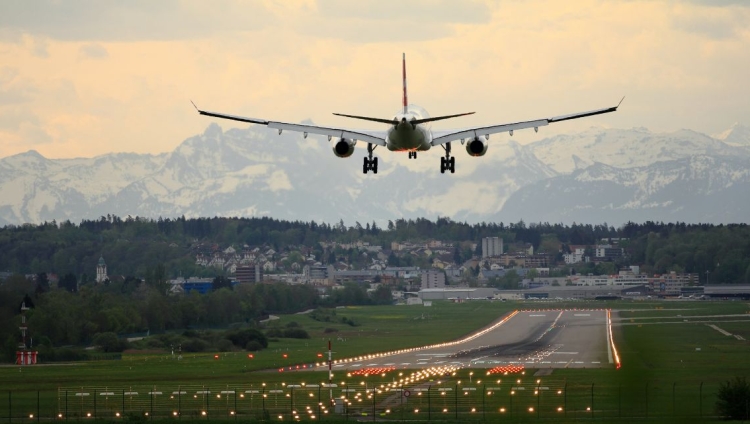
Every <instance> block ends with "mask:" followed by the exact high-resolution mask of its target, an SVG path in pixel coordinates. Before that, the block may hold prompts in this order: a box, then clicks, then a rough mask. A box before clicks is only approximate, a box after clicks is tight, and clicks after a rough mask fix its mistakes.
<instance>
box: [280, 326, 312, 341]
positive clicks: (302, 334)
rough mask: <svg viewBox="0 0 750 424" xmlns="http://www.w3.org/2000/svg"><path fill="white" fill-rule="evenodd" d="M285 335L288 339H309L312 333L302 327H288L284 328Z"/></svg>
mask: <svg viewBox="0 0 750 424" xmlns="http://www.w3.org/2000/svg"><path fill="white" fill-rule="evenodd" d="M284 337H286V338H288V339H309V338H310V335H309V334H307V331H305V330H303V329H301V328H288V329H286V330H284Z"/></svg>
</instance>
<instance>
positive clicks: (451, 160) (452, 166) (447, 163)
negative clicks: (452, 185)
mask: <svg viewBox="0 0 750 424" xmlns="http://www.w3.org/2000/svg"><path fill="white" fill-rule="evenodd" d="M443 149H444V150H445V157H444V158H440V173H441V174H445V171H451V174H453V173H455V172H456V158H455V157H452V156H451V144H450V143H445V144H444V145H443Z"/></svg>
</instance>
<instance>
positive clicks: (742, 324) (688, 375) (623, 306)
mask: <svg viewBox="0 0 750 424" xmlns="http://www.w3.org/2000/svg"><path fill="white" fill-rule="evenodd" d="M531 308H542V309H546V308H584V309H585V308H612V309H613V310H615V311H619V312H618V313H613V317H615V318H617V317H619V319H621V321H619V323H620V324H622V325H615V327H614V328H613V331H614V339H615V342H616V345H617V348H618V350H619V352H620V356H621V359H622V363H623V366H622V368H621V369H619V370H617V369H614V367H612V368H599V369H557V370H554V372H553V373H552V374H551V375H548V376H544V377H533V375H532V374H533V373H534V371H535V370H527V371H526V374H524V375H516V376H500V377H499V378H497V377H496V376H492V378H491V379H490V377H487V376H482V375H479V374H480V373H477V372H476V371H475V374H476V375H474V376H473V377H470V376H469V375H468V373H469V370H459V371H458V372H457V374H456V375H455V376H447V377H446V376H433V377H432V378H431V379H427V380H423V381H421V382H409V383H408V384H407V385H406V386H405V387H406V388H407V389H409V390H410V393H412V394H413V396H411V397H409V398H406V397H404V396H401V394H400V393H397V394H396V395H394V393H395V392H393V391H385V390H383V391H382V393H377V392H376V393H375V394H374V395H373V394H372V393H371V391H372V388H373V387H375V388H377V389H380V385H384V387H383V388H385V387H386V386H385V385H386V384H388V383H391V384H393V382H394V380H396V381H398V380H399V379H401V378H406V377H408V376H409V375H410V374H411V373H412V371H410V370H399V371H397V372H392V373H389V374H387V375H386V376H385V377H381V376H370V377H367V378H363V377H348V376H346V375H345V374H343V373H338V375H336V376H335V383H336V384H337V386H338V387H337V388H336V390H337V391H336V392H335V395H336V396H340V395H342V394H343V395H345V396H347V399H349V400H350V401H351V402H352V405H351V406H350V407H349V408H348V409H347V410H345V411H346V413H347V414H351V415H352V416H355V415H356V416H360V417H361V415H362V414H369V415H368V416H372V402H373V398H372V397H369V398H368V397H367V396H374V404H375V413H376V415H381V414H384V416H391V417H392V418H396V419H399V418H402V417H403V418H404V419H406V418H409V419H427V418H428V415H429V418H430V419H431V420H435V419H456V418H458V419H460V420H462V421H464V420H468V419H471V420H474V419H476V420H480V419H482V418H483V417H484V418H485V419H494V418H498V419H507V418H509V417H510V415H511V414H512V416H513V420H514V421H518V420H527V419H528V420H533V419H540V418H541V419H545V418H550V419H551V418H559V419H567V420H571V421H573V420H577V419H584V418H585V419H591V418H593V419H597V420H600V419H601V420H604V419H609V420H618V419H622V420H625V421H627V420H628V419H631V418H635V417H638V418H639V419H643V418H646V417H648V418H652V419H656V420H659V421H661V422H663V421H668V420H675V421H683V422H684V421H686V420H696V421H700V420H702V419H706V417H709V416H711V415H712V414H713V413H714V412H713V406H714V403H715V392H716V389H717V387H718V385H719V384H720V383H721V382H723V381H726V380H728V379H729V378H732V377H734V376H738V375H739V376H748V377H750V342H748V340H739V339H738V338H736V337H733V336H727V335H725V334H723V333H721V332H719V331H717V330H716V329H714V328H712V327H709V326H708V325H707V324H712V323H713V324H714V325H716V326H718V327H720V328H721V329H723V330H725V331H726V332H729V333H732V334H737V335H740V336H742V337H744V338H745V339H750V314H748V311H750V307H749V305H748V304H747V303H744V302H698V301H691V302H687V301H686V302H676V301H668V302H657V301H654V302H651V301H649V302H610V303H600V302H571V303H545V302H518V303H515V302H467V303H462V304H452V303H447V302H434V303H433V306H432V307H421V306H420V307H417V306H410V307H407V306H380V307H356V308H355V307H352V308H341V309H337V311H336V312H337V315H338V316H339V317H342V316H343V317H347V318H350V319H352V320H354V321H356V322H358V323H360V324H361V325H359V326H357V327H351V326H349V325H346V324H338V323H337V324H332V323H327V322H325V323H323V322H318V321H314V320H313V319H311V318H310V316H309V315H306V314H297V315H290V316H282V317H280V319H279V320H278V321H277V322H276V323H274V325H282V326H283V325H285V324H286V323H289V322H291V321H295V322H297V323H298V324H300V326H302V327H303V328H305V329H306V330H307V331H308V332H309V333H310V335H311V339H307V340H292V339H281V341H278V342H271V344H270V346H269V348H268V349H266V350H264V351H262V352H258V353H255V354H254V357H253V358H249V357H248V354H247V353H246V352H229V353H222V354H218V355H219V356H218V358H215V357H214V354H213V353H211V354H186V355H183V359H182V360H180V361H178V360H176V359H172V357H171V355H169V353H168V352H164V353H160V354H126V355H124V356H123V359H122V360H120V361H98V362H81V363H72V364H53V365H43V366H34V367H26V368H23V369H20V368H19V367H14V366H7V367H0V391H6V392H8V393H10V394H9V396H10V403H7V402H5V401H2V400H0V419H2V417H8V415H9V410H12V415H13V416H14V417H18V418H19V419H20V418H22V417H25V418H26V420H28V419H29V418H28V417H29V415H31V414H37V412H36V408H37V395H38V396H39V412H38V414H41V416H43V417H55V416H57V414H59V413H61V411H63V410H66V411H67V412H66V415H65V417H71V418H79V417H85V416H86V414H87V413H92V412H91V411H95V412H94V414H95V415H96V416H98V417H100V418H101V417H105V418H109V419H115V415H114V414H115V413H121V414H122V416H125V415H129V416H133V417H139V418H143V416H144V414H145V413H146V412H150V414H151V415H150V418H153V416H156V417H157V418H166V417H168V416H169V417H172V418H174V415H173V414H174V412H176V411H177V410H180V412H181V413H180V415H179V416H178V417H179V418H183V417H184V418H185V419H188V418H197V419H201V418H203V416H201V415H195V414H200V413H201V412H207V415H206V416H205V417H208V415H209V414H210V416H211V418H233V417H238V416H239V417H240V418H243V417H260V416H262V411H266V412H267V413H268V414H271V413H272V415H268V417H269V418H273V419H276V420H278V419H279V418H278V416H281V417H282V419H285V420H287V419H290V418H293V417H294V415H293V414H292V411H295V412H297V413H298V415H299V414H300V413H302V412H306V413H304V414H302V416H301V417H300V419H310V416H312V415H316V416H318V417H320V416H323V417H324V419H327V418H330V417H331V416H332V415H334V414H333V411H332V410H331V411H329V412H330V414H325V411H323V410H321V409H319V407H320V405H319V403H323V404H324V405H329V399H328V393H327V392H326V389H324V388H322V387H315V385H319V384H320V383H322V382H324V381H325V380H327V374H326V373H316V372H283V373H279V372H278V368H279V367H283V366H290V365H296V364H304V363H314V362H316V361H322V359H321V358H319V357H318V356H317V355H318V354H319V353H321V354H325V353H326V346H327V341H328V339H329V338H331V339H332V340H333V350H334V352H335V353H334V357H335V358H344V357H350V356H356V355H360V354H365V353H373V352H382V351H390V350H394V349H399V348H404V347H413V346H422V345H427V344H432V343H436V342H441V341H446V340H451V339H456V338H458V337H460V336H462V335H466V334H468V333H470V332H472V331H474V330H477V329H479V328H481V327H484V326H486V325H489V324H490V323H492V322H493V321H495V320H497V319H498V318H500V317H501V316H502V315H503V314H505V313H507V312H509V311H512V310H514V309H531ZM727 315H730V316H727ZM731 315H733V316H731ZM615 324H618V321H617V320H615ZM326 328H329V329H330V328H335V329H336V330H338V331H337V332H334V333H329V334H326V333H324V330H325V329H326ZM339 339H341V340H339ZM284 355H286V358H284ZM42 360H43V358H42ZM269 370H270V371H269ZM398 373H401V374H403V375H401V376H400V375H398ZM470 378H471V381H469V380H470ZM498 380H499V381H500V382H499V383H498ZM519 380H520V383H519V382H518V381H519ZM537 380H540V382H539V383H537ZM459 381H460V383H459ZM438 382H439V384H438ZM302 383H304V384H305V385H304V386H302ZM363 383H364V384H363ZM264 384H265V385H264ZM290 385H299V386H300V387H297V388H294V387H290ZM311 385H312V387H311ZM344 388H348V389H346V390H352V391H351V392H342V389H344ZM428 388H429V391H422V390H427V389H428ZM519 388H520V389H519ZM448 389H451V390H448ZM368 390H369V391H368ZM207 391H210V392H211V394H210V395H209V394H208V393H206V392H207ZM222 391H223V392H225V393H224V394H222V393H221V392H222ZM271 391H274V392H273V393H271ZM511 391H512V392H513V394H510V393H511ZM126 392H132V393H134V392H138V393H139V394H138V395H130V396H126V395H125V394H124V393H126ZM158 392H161V393H162V394H161V395H147V393H158ZM183 392H184V393H183ZM232 392H233V393H232ZM535 392H536V394H535ZM37 393H38V394H37ZM76 393H89V395H88V397H85V396H76ZM102 393H104V395H102ZM110 393H111V394H110ZM357 393H359V394H360V395H359V396H356V394H357ZM0 396H2V395H0ZM0 399H2V398H0ZM94 399H97V401H98V403H97V404H96V405H94V402H95V401H94ZM404 402H405V403H404ZM307 407H310V408H309V409H307ZM303 408H304V411H303V410H302V409H303ZM511 408H512V409H511ZM329 409H330V406H329ZM530 409H531V410H530ZM472 410H473V411H472ZM182 411H185V412H182ZM188 411H190V412H188ZM259 411H260V412H259ZM311 411H312V412H311ZM387 411H389V412H387ZM415 411H418V412H415ZM232 413H234V414H232ZM134 414H135V415H134ZM190 414H193V415H190ZM258 414H261V415H258ZM337 416H338V415H337ZM305 417H307V418H305ZM339 417H341V416H339ZM14 421H15V420H14Z"/></svg>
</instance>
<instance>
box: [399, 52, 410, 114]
mask: <svg viewBox="0 0 750 424" xmlns="http://www.w3.org/2000/svg"><path fill="white" fill-rule="evenodd" d="M402 54H403V56H402V62H401V63H402V67H401V70H402V75H403V81H404V113H406V105H408V104H409V100H408V99H407V97H406V53H402Z"/></svg>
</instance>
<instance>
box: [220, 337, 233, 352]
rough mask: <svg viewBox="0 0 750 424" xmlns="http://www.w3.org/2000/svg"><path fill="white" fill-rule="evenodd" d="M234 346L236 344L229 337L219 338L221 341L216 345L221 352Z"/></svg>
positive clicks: (227, 350)
mask: <svg viewBox="0 0 750 424" xmlns="http://www.w3.org/2000/svg"><path fill="white" fill-rule="evenodd" d="M233 348H234V344H232V342H231V341H229V340H227V339H221V340H219V343H218V344H217V345H216V349H218V350H219V352H229V351H230V350H232V349H233Z"/></svg>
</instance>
